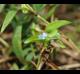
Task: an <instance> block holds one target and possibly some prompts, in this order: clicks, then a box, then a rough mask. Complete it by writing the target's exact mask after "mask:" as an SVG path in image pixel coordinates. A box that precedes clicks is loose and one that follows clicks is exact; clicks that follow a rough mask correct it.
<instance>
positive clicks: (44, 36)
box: [38, 32, 47, 40]
mask: <svg viewBox="0 0 80 74" xmlns="http://www.w3.org/2000/svg"><path fill="white" fill-rule="evenodd" d="M46 37H47V33H45V32H43V33H42V34H40V35H38V38H39V39H40V40H44V39H46Z"/></svg>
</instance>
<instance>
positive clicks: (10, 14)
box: [1, 10, 17, 32]
mask: <svg viewBox="0 0 80 74" xmlns="http://www.w3.org/2000/svg"><path fill="white" fill-rule="evenodd" d="M16 13H17V10H11V11H9V12H8V13H7V15H6V17H5V19H4V22H3V25H2V28H1V32H3V31H4V30H5V29H6V27H7V26H8V25H9V24H10V23H11V21H12V19H13V18H14V16H15V15H16Z"/></svg>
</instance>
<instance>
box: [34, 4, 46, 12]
mask: <svg viewBox="0 0 80 74" xmlns="http://www.w3.org/2000/svg"><path fill="white" fill-rule="evenodd" d="M44 6H45V4H33V8H34V9H35V10H36V11H41V10H42V9H43V8H44Z"/></svg>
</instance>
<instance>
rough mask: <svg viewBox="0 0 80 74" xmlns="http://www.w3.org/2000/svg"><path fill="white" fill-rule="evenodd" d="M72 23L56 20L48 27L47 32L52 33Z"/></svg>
mask: <svg viewBox="0 0 80 74" xmlns="http://www.w3.org/2000/svg"><path fill="white" fill-rule="evenodd" d="M70 23H71V22H70V21H66V20H56V21H54V22H52V23H49V24H48V26H47V27H46V31H47V32H52V31H54V30H57V29H58V28H60V27H62V26H64V25H67V24H70Z"/></svg>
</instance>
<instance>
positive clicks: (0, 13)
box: [0, 4, 80, 70]
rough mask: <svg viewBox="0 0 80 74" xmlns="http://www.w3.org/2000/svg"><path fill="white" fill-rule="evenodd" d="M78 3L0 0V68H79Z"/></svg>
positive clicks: (79, 11) (79, 15)
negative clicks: (5, 1)
mask: <svg viewBox="0 0 80 74" xmlns="http://www.w3.org/2000/svg"><path fill="white" fill-rule="evenodd" d="M79 57H80V4H0V70H71V69H73V70H80V58H79Z"/></svg>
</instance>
